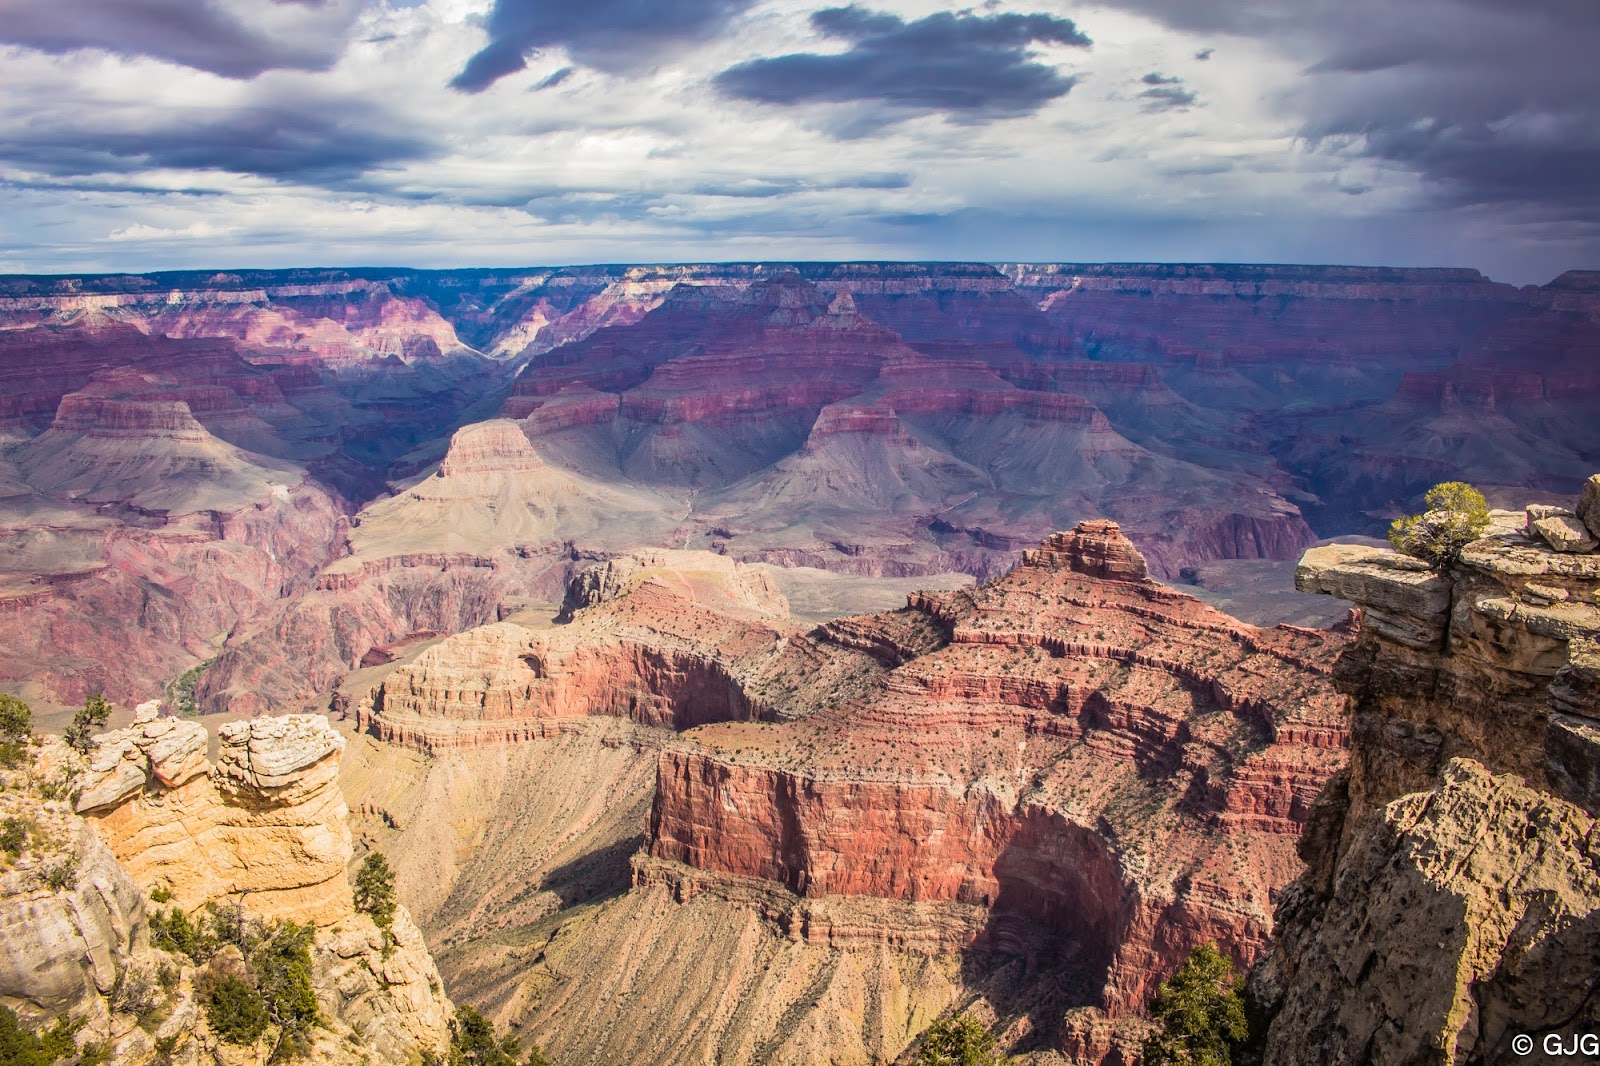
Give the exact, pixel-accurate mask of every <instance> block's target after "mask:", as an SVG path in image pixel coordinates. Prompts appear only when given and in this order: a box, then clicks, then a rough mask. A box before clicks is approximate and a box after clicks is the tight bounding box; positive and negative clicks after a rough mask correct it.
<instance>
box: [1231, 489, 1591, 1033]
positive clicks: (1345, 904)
mask: <svg viewBox="0 0 1600 1066" xmlns="http://www.w3.org/2000/svg"><path fill="white" fill-rule="evenodd" d="M1582 501H1583V503H1582V505H1581V508H1580V514H1581V515H1582V516H1586V517H1588V518H1589V521H1588V522H1587V527H1588V528H1585V526H1586V524H1585V523H1584V521H1583V519H1582V518H1581V517H1578V516H1575V515H1573V513H1572V512H1571V511H1566V510H1563V509H1561V508H1555V507H1548V506H1537V507H1530V508H1529V509H1528V510H1527V511H1526V512H1525V513H1524V512H1495V522H1494V525H1493V526H1492V527H1491V529H1490V530H1489V533H1488V535H1487V536H1485V537H1484V538H1483V539H1481V540H1479V541H1477V542H1475V543H1473V544H1471V545H1470V546H1468V547H1467V549H1466V550H1465V551H1464V552H1463V553H1462V554H1461V557H1460V560H1459V562H1458V563H1457V564H1455V565H1454V566H1452V567H1450V568H1449V569H1447V570H1445V571H1444V572H1442V573H1435V572H1433V571H1431V570H1429V569H1428V568H1427V567H1425V566H1423V565H1422V564H1419V563H1417V562H1416V561H1415V560H1411V559H1408V558H1404V557H1401V556H1397V555H1395V554H1394V553H1392V552H1388V551H1384V550H1380V549H1349V548H1319V549H1315V550H1313V551H1311V552H1309V553H1307V555H1306V557H1305V559H1304V560H1303V561H1302V563H1301V567H1300V573H1299V578H1298V581H1299V583H1300V584H1301V586H1302V587H1303V588H1305V589H1306V590H1308V591H1318V592H1325V593H1331V594H1333V595H1337V596H1340V597H1342V598H1345V599H1349V600H1352V601H1354V602H1355V603H1357V604H1358V605H1359V606H1360V607H1361V610H1362V613H1363V621H1362V627H1361V636H1360V638H1359V640H1358V641H1357V642H1356V643H1355V644H1354V645H1352V646H1351V648H1350V649H1349V650H1348V651H1347V652H1345V654H1344V655H1343V656H1342V657H1341V659H1340V661H1339V665H1338V668H1337V670H1336V674H1335V676H1336V678H1337V681H1338V684H1339V686H1340V688H1341V690H1343V691H1345V692H1346V693H1348V694H1349V697H1350V709H1351V716H1352V736H1351V752H1350V768H1349V770H1348V772H1347V774H1341V775H1340V776H1339V777H1337V778H1335V779H1334V781H1333V783H1332V784H1331V786H1330V787H1329V789H1328V791H1327V792H1326V793H1325V794H1324V796H1323V797H1322V799H1321V800H1319V801H1318V806H1317V809H1316V810H1315V811H1314V812H1313V814H1312V818H1311V821H1310V827H1309V828H1308V830H1307V833H1306V836H1305V838H1304V839H1303V841H1302V843H1301V854H1302V855H1303V856H1304V857H1305V859H1306V861H1307V863H1308V864H1309V870H1308V871H1307V873H1306V874H1305V875H1304V876H1303V877H1302V878H1301V879H1300V880H1299V881H1298V882H1296V883H1295V884H1294V885H1293V886H1291V887H1290V888H1289V890H1288V891H1286V892H1285V894H1284V897H1283V901H1282V902H1281V904H1280V908H1279V913H1278V932H1277V934H1276V942H1275V944H1274V946H1273V949H1272V952H1271V954H1270V955H1269V957H1268V958H1267V960H1266V961H1265V962H1264V963H1263V964H1262V965H1261V966H1260V967H1258V968H1257V970H1256V972H1255V973H1254V974H1253V975H1252V986H1253V989H1254V991H1255V993H1256V995H1257V997H1258V999H1260V1000H1261V1001H1262V1002H1263V1003H1264V1004H1266V1005H1267V1007H1268V1009H1269V1010H1270V1011H1271V1012H1272V1014H1273V1020H1272V1023H1271V1028H1270V1030H1269V1031H1268V1033H1267V1044H1266V1060H1267V1061H1268V1062H1273V1063H1291V1062H1306V1063H1310V1062H1324V1063H1326V1062H1357V1061H1360V1062H1375V1063H1400V1062H1408V1063H1410V1062H1439V1063H1447V1062H1462V1061H1468V1062H1491V1061H1509V1060H1510V1058H1511V1057H1512V1055H1513V1054H1514V1053H1515V1052H1514V1048H1513V1044H1512V1038H1513V1037H1515V1036H1518V1035H1523V1034H1525V1035H1527V1036H1529V1037H1530V1038H1532V1039H1533V1040H1534V1041H1535V1047H1536V1048H1540V1049H1542V1048H1543V1047H1544V1043H1543V1038H1544V1037H1545V1036H1546V1035H1547V1034H1553V1033H1564V1034H1572V1033H1582V1032H1589V1031H1592V1030H1593V1029H1594V1028H1595V1026H1596V1024H1597V1023H1600V1013H1597V1010H1596V1003H1597V997H1596V991H1597V977H1596V974H1597V970H1596V967H1595V961H1596V959H1597V958H1600V873H1597V869H1600V864H1597V852H1596V842H1597V840H1600V837H1597V834H1596V829H1595V814H1596V812H1597V808H1600V789H1597V788H1596V784H1597V783H1600V659H1597V657H1596V647H1597V645H1596V637H1597V636H1600V607H1597V604H1600V598H1597V597H1600V554H1596V553H1595V551H1594V544H1595V538H1594V537H1593V536H1588V537H1586V538H1585V537H1579V536H1576V535H1574V536H1571V537H1569V536H1566V535H1565V534H1567V533H1572V534H1577V533H1579V532H1582V533H1585V534H1587V533H1590V532H1600V513H1596V511H1597V509H1600V507H1597V505H1600V475H1597V476H1596V477H1594V478H1591V479H1590V481H1589V482H1588V484H1587V485H1586V487H1585V488H1584V491H1583V494H1582ZM1552 519H1555V520H1558V521H1556V522H1555V524H1554V526H1552V525H1551V520H1552ZM1572 527H1576V529H1573V528H1572ZM1558 545H1559V547H1558ZM1540 1053H1542V1052H1536V1054H1540Z"/></svg>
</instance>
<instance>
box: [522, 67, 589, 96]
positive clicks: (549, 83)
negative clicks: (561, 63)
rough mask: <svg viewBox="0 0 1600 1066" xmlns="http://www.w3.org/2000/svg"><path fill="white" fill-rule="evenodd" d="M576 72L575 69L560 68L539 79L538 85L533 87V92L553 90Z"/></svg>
mask: <svg viewBox="0 0 1600 1066" xmlns="http://www.w3.org/2000/svg"><path fill="white" fill-rule="evenodd" d="M577 70H578V68H577V67H562V68H561V69H560V70H558V71H556V72H555V73H554V74H549V75H546V76H545V77H544V78H542V79H540V81H539V83H538V84H537V85H535V86H534V87H533V91H534V92H538V91H539V90H540V89H554V88H555V87H556V86H557V85H560V84H561V83H562V82H564V81H566V80H567V79H568V78H570V77H572V75H573V74H575V73H577Z"/></svg>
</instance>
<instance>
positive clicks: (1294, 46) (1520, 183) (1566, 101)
mask: <svg viewBox="0 0 1600 1066" xmlns="http://www.w3.org/2000/svg"><path fill="white" fill-rule="evenodd" d="M1110 2H1112V3H1114V4H1116V5H1117V6H1120V7H1123V8H1126V9H1129V10H1134V11H1138V12H1140V13H1143V14H1146V15H1149V16H1151V17H1154V18H1156V19H1158V20H1160V21H1162V22H1165V23H1167V24H1168V25H1171V26H1173V27H1176V28H1179V29H1183V30H1188V31H1191V32H1199V33H1213V32H1220V33H1230V34H1240V35H1244V36H1250V37H1256V38H1259V39H1261V40H1263V41H1264V42H1266V43H1268V44H1269V45H1270V46H1271V47H1273V48H1274V49H1275V50H1278V51H1280V52H1282V53H1284V54H1286V55H1288V56H1289V57H1291V58H1293V59H1295V60H1296V61H1298V62H1300V63H1302V64H1303V71H1304V80H1303V82H1302V85H1301V88H1300V91H1298V92H1296V93H1293V94H1290V95H1288V96H1286V97H1284V98H1283V100H1282V101H1281V104H1282V106H1284V107H1285V108H1286V109H1288V110H1289V111H1290V112H1291V113H1292V114H1295V115H1297V116H1298V117H1299V119H1300V121H1301V133H1302V135H1303V136H1304V137H1305V139H1306V141H1307V142H1308V143H1309V144H1311V145H1312V146H1313V147H1314V148H1316V149H1319V150H1322V151H1329V152H1334V151H1336V152H1341V153H1349V154H1354V155H1356V156H1364V157H1365V158H1367V159H1370V160H1375V161H1379V162H1382V163H1387V164H1391V165H1396V166H1400V167H1404V168H1407V169H1410V170H1412V171H1414V172H1416V173H1417V174H1418V175H1420V176H1421V178H1422V179H1423V180H1424V183H1425V187H1426V189H1427V190H1428V191H1429V192H1430V193H1431V195H1432V198H1433V200H1434V202H1435V203H1436V204H1443V205H1445V206H1473V207H1481V208H1487V209H1492V210H1502V211H1506V212H1509V213H1514V214H1516V215H1518V216H1519V217H1534V218H1543V219H1547V220H1552V221H1559V220H1562V219H1565V220H1569V221H1573V222H1576V221H1578V220H1583V219H1595V218H1600V62H1597V61H1596V58H1595V57H1596V56H1597V55H1600V3H1596V2H1595V0H1408V2H1407V3H1404V4H1397V3H1394V2H1393V0H1255V2H1252V3H1240V2H1238V0H1110Z"/></svg>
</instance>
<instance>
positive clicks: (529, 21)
mask: <svg viewBox="0 0 1600 1066" xmlns="http://www.w3.org/2000/svg"><path fill="white" fill-rule="evenodd" d="M753 2H754V0H495V4H494V8H493V9H492V10H491V11H490V12H489V17H488V20H487V22H486V23H485V28H486V29H487V30H488V31H489V43H488V44H487V45H485V46H484V47H483V49H482V50H481V51H479V52H478V53H477V54H476V55H474V56H473V57H472V58H471V59H469V60H468V61H467V65H466V66H465V67H464V68H462V71H461V73H459V74H457V75H456V76H455V78H454V79H453V80H452V81H451V82H450V85H451V87H452V88H455V89H460V90H462V91H464V92H470V93H478V92H482V91H483V90H485V89H487V88H488V87H489V86H491V85H493V84H494V83H495V82H497V81H499V80H500V79H501V78H503V77H505V76H506V75H508V74H515V73H516V72H518V71H520V70H522V69H523V68H525V67H526V66H527V56H528V54H529V53H530V52H534V51H538V50H541V49H547V48H562V49H564V50H565V51H566V53H567V54H568V55H569V56H571V57H572V58H573V59H575V60H577V61H578V62H580V63H583V64H585V65H587V66H591V67H596V68H598V69H600V70H606V71H613V72H615V71H621V70H629V69H633V68H636V67H639V66H641V65H644V64H647V63H648V62H649V61H651V60H652V59H653V58H655V57H658V56H659V55H660V54H661V53H662V52H663V50H664V49H665V48H667V47H668V46H670V45H675V44H682V43H685V42H692V41H702V40H706V39H708V38H710V37H712V36H713V35H715V34H716V33H717V32H718V31H719V30H721V29H722V27H723V26H724V25H725V24H726V23H727V21H728V20H729V19H730V18H732V17H733V16H734V15H737V14H739V13H740V12H742V11H744V10H745V9H746V8H748V7H749V6H750V5H751V4H752V3H753Z"/></svg>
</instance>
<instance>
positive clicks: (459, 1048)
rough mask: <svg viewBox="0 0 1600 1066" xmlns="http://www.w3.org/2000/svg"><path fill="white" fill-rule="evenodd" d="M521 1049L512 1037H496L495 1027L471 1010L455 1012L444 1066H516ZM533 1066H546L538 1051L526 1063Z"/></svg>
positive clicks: (535, 1049) (535, 1050) (458, 1009)
mask: <svg viewBox="0 0 1600 1066" xmlns="http://www.w3.org/2000/svg"><path fill="white" fill-rule="evenodd" d="M521 1053H522V1052H521V1048H519V1047H518V1045H517V1038H516V1037H514V1036H509V1035H508V1036H503V1037H497V1036H496V1035H495V1031H494V1025H493V1024H492V1023H490V1021H489V1019H487V1018H485V1017H484V1016H483V1015H482V1014H480V1013H479V1012H478V1011H477V1010H475V1009H474V1008H472V1007H458V1008H456V1016H455V1019H454V1020H453V1021H451V1023H450V1054H449V1057H448V1058H447V1059H446V1060H445V1062H446V1064H447V1066H517V1056H518V1055H520V1054H521ZM528 1061H529V1063H531V1064H532V1066H540V1064H543V1066H549V1060H547V1059H546V1058H545V1057H544V1053H543V1052H542V1051H540V1050H539V1049H538V1048H534V1049H533V1052H532V1054H531V1055H530V1057H529V1059H528Z"/></svg>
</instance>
